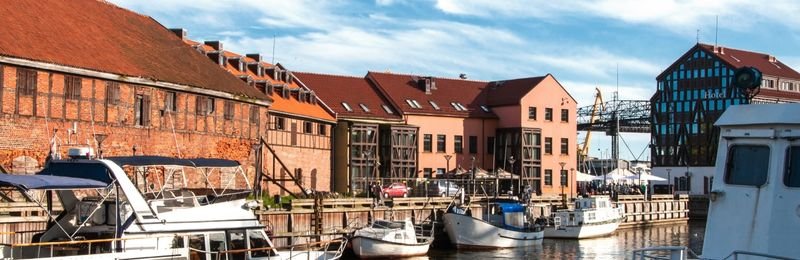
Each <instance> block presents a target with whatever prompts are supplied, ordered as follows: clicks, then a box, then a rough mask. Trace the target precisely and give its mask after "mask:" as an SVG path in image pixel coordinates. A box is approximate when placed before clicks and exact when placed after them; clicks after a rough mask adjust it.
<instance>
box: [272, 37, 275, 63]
mask: <svg viewBox="0 0 800 260" xmlns="http://www.w3.org/2000/svg"><path fill="white" fill-rule="evenodd" d="M272 65H275V35H274V34H273V35H272Z"/></svg>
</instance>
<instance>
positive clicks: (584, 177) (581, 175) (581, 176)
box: [575, 172, 603, 182]
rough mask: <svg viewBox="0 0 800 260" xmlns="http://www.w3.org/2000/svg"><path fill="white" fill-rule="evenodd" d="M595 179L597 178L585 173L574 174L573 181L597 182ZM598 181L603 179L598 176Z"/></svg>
mask: <svg viewBox="0 0 800 260" xmlns="http://www.w3.org/2000/svg"><path fill="white" fill-rule="evenodd" d="M597 177H598V176H594V175H591V174H587V173H582V172H575V181H583V182H589V181H593V180H597ZM600 179H601V180H602V179H603V177H602V176H600Z"/></svg>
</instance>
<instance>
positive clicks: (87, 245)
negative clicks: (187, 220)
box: [0, 235, 181, 259]
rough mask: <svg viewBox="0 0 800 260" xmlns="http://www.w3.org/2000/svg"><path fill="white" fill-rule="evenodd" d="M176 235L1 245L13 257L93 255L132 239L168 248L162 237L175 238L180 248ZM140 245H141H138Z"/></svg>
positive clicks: (119, 246)
mask: <svg viewBox="0 0 800 260" xmlns="http://www.w3.org/2000/svg"><path fill="white" fill-rule="evenodd" d="M175 238H176V236H173V235H168V236H151V237H135V238H103V239H88V240H70V241H53V242H33V243H17V244H10V245H0V248H9V249H10V250H8V251H6V250H2V251H3V252H4V253H6V252H7V253H9V255H10V256H11V257H12V258H13V259H27V258H41V257H54V256H60V255H61V256H68V255H93V254H106V253H113V252H114V251H115V248H124V247H125V246H124V245H121V243H126V242H128V241H132V240H153V242H154V244H153V249H154V250H158V249H167V248H159V245H161V243H162V242H164V241H163V240H161V239H171V240H173V247H172V248H173V249H179V248H181V247H180V246H178V247H175V246H174V245H177V244H175V243H174V239H175ZM137 246H140V245H137Z"/></svg>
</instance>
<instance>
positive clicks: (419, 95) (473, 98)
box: [367, 72, 497, 118]
mask: <svg viewBox="0 0 800 260" xmlns="http://www.w3.org/2000/svg"><path fill="white" fill-rule="evenodd" d="M367 78H368V79H370V80H372V82H373V83H374V84H375V85H376V86H378V87H379V88H380V89H382V90H383V91H385V92H386V95H387V96H388V97H389V99H390V100H391V101H392V102H393V103H394V104H396V105H397V106H398V107H399V108H400V109H401V110H402V111H403V113H405V114H433V115H450V116H462V117H484V118H495V117H497V116H496V115H495V114H494V113H492V112H491V110H489V112H485V111H484V110H483V109H481V107H480V106H485V105H488V102H487V100H486V97H487V95H485V92H486V91H488V89H487V85H488V83H487V82H483V81H474V80H463V79H449V78H435V77H434V78H433V80H434V81H435V84H436V89H434V90H431V93H430V94H426V93H425V89H424V88H422V87H420V86H419V85H418V83H417V80H418V79H420V78H421V76H417V75H405V74H393V73H382V72H369V73H368V74H367ZM406 100H411V101H412V102H413V101H417V103H418V104H419V105H420V107H421V108H414V107H412V106H411V105H409V104H408V101H406ZM431 101H433V102H434V103H436V105H437V106H438V107H439V109H436V108H435V107H434V106H433V105H432V104H431V103H430V102H431ZM452 103H460V104H461V105H463V106H464V107H466V108H467V110H468V111H459V110H457V109H456V108H455V107H454V106H453V105H452Z"/></svg>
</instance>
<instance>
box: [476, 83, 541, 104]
mask: <svg viewBox="0 0 800 260" xmlns="http://www.w3.org/2000/svg"><path fill="white" fill-rule="evenodd" d="M545 77H547V76H541V77H532V78H522V79H512V80H501V81H493V82H489V91H488V95H487V101H488V102H487V103H488V104H489V106H507V105H517V104H519V103H520V98H521V97H523V96H525V95H527V94H528V92H530V91H531V90H532V89H533V88H534V87H536V85H538V84H539V82H542V80H543V79H544V78H545Z"/></svg>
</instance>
